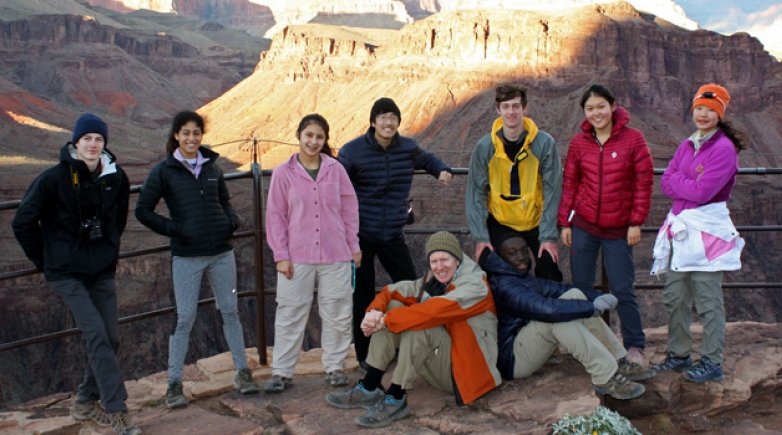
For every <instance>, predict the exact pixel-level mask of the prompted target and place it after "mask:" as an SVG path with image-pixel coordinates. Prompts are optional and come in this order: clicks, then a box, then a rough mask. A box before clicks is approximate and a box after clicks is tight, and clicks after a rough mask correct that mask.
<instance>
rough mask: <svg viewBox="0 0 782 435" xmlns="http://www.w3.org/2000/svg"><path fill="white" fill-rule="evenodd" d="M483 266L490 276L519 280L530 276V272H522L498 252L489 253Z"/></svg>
mask: <svg viewBox="0 0 782 435" xmlns="http://www.w3.org/2000/svg"><path fill="white" fill-rule="evenodd" d="M483 266H484V269H486V272H487V273H489V274H490V275H513V276H517V277H519V278H527V277H529V276H530V274H529V271H526V272H522V271H520V270H518V269H516V268H514V267H513V266H511V265H510V264H508V263H507V262H506V261H505V260H503V259H502V258H500V256H499V254H497V251H491V252H490V253H489V256H488V257H486V261H485V262H484V264H483Z"/></svg>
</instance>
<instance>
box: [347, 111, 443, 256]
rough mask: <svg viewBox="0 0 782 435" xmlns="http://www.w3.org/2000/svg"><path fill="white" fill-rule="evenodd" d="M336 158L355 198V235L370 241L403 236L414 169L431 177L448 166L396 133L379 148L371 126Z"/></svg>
mask: <svg viewBox="0 0 782 435" xmlns="http://www.w3.org/2000/svg"><path fill="white" fill-rule="evenodd" d="M338 159H339V161H340V163H342V165H343V166H344V167H345V169H346V170H347V172H348V176H349V177H350V181H351V182H352V183H353V188H354V189H355V190H356V196H357V197H358V214H359V229H358V235H359V237H360V238H362V239H365V240H368V241H372V242H391V241H395V240H399V239H400V238H401V237H402V236H403V234H402V230H403V227H404V226H405V223H406V222H407V217H408V213H407V209H408V204H407V199H408V196H409V195H410V187H411V186H412V184H413V173H414V171H415V170H416V169H424V170H426V172H428V173H429V174H431V175H432V176H434V177H438V176H439V175H440V172H442V171H448V172H451V168H449V167H448V165H446V164H445V163H443V162H442V161H441V160H440V159H438V158H437V157H436V156H435V155H434V154H432V153H429V152H427V151H424V150H423V149H421V147H419V146H418V143H416V141H415V140H413V139H411V138H408V137H404V136H400V135H399V134H397V135H396V136H395V137H394V138H393V139H392V142H391V145H389V146H388V148H386V149H383V147H382V146H381V145H380V144H379V143H377V140H376V139H375V129H374V127H370V128H369V130H367V132H366V133H365V134H364V135H363V136H359V137H357V138H355V139H353V140H352V141H350V142H348V143H346V144H345V145H344V146H342V148H340V150H339V156H338Z"/></svg>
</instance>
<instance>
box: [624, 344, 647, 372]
mask: <svg viewBox="0 0 782 435" xmlns="http://www.w3.org/2000/svg"><path fill="white" fill-rule="evenodd" d="M643 352H644V351H643V349H641V348H638V347H634V346H630V347H629V348H628V349H627V356H625V358H627V361H629V362H631V363H633V364H637V365H638V366H639V367H641V368H646V366H647V364H646V358H644V353H643Z"/></svg>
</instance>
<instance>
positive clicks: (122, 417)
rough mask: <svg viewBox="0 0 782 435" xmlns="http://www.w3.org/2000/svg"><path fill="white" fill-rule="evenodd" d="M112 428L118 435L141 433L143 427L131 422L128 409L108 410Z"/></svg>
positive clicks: (136, 434) (137, 434)
mask: <svg viewBox="0 0 782 435" xmlns="http://www.w3.org/2000/svg"><path fill="white" fill-rule="evenodd" d="M107 414H108V415H109V419H110V420H111V428H112V429H114V433H116V434H118V435H141V433H142V432H141V429H140V428H139V427H138V426H133V424H132V423H131V422H130V416H129V415H128V411H117V412H108V413H107Z"/></svg>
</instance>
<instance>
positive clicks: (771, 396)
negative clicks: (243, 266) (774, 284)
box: [0, 322, 782, 435]
mask: <svg viewBox="0 0 782 435" xmlns="http://www.w3.org/2000/svg"><path fill="white" fill-rule="evenodd" d="M693 331H694V334H695V337H696V342H697V341H698V340H699V338H700V335H701V331H702V330H701V329H700V327H699V325H696V326H694V327H693ZM646 333H647V342H648V345H647V346H648V347H647V351H646V353H647V356H648V357H649V358H650V359H651V360H652V362H657V361H659V360H661V359H662V358H663V356H664V352H665V337H666V329H665V328H657V329H649V330H647V331H646ZM727 341H728V345H727V352H726V361H725V371H726V377H725V380H724V381H722V382H719V383H717V382H708V383H706V384H692V383H689V382H686V381H684V380H682V379H681V378H680V377H679V375H678V374H675V373H670V374H663V375H660V376H658V377H657V378H655V379H652V380H650V381H647V382H646V387H647V391H646V393H645V394H644V395H643V396H642V397H640V398H638V399H636V400H632V401H627V402H621V401H616V400H610V399H609V400H605V399H604V398H599V397H597V396H596V395H595V394H594V393H593V392H592V389H591V386H590V383H589V378H588V376H587V375H586V373H585V372H584V370H583V369H582V368H581V367H580V366H579V364H578V363H577V362H576V361H575V360H573V359H572V358H570V357H565V358H563V359H564V361H563V362H562V363H560V364H552V365H547V366H546V367H545V368H544V370H543V372H542V373H540V374H536V375H535V376H533V377H532V378H530V379H526V380H520V381H512V382H505V383H503V385H502V386H501V387H500V388H498V389H497V390H495V391H493V392H491V393H489V394H487V395H486V396H485V397H483V398H481V399H480V400H478V401H477V402H475V403H473V404H472V405H470V406H461V407H460V406H456V404H455V402H454V400H453V397H451V395H448V394H445V393H442V392H439V391H437V390H434V389H433V388H431V387H429V386H428V385H427V384H426V383H425V382H423V381H421V383H420V385H419V386H418V388H416V389H414V390H412V391H411V393H410V394H409V398H408V400H409V403H410V406H411V407H412V408H413V413H412V415H411V416H410V417H408V418H406V419H404V420H401V421H398V422H395V423H394V424H393V425H391V426H390V427H388V428H386V429H385V430H381V431H375V433H378V432H379V433H389V434H391V433H525V434H548V433H550V431H551V424H552V423H553V422H554V421H556V420H558V419H559V418H561V417H562V416H564V415H565V414H571V415H574V414H586V413H589V412H591V411H593V410H594V409H595V408H597V406H599V405H601V403H602V404H603V405H605V406H607V407H609V408H612V409H614V410H616V411H618V412H619V413H621V414H622V415H624V416H626V417H628V418H629V419H630V420H631V421H632V422H633V423H634V424H635V425H636V427H638V428H639V429H640V430H641V431H642V432H644V433H667V434H676V433H692V432H703V433H706V432H708V433H754V434H780V433H782V432H779V431H777V430H775V429H777V428H780V427H782V417H778V416H779V415H782V413H780V412H779V411H782V325H780V324H764V323H752V322H739V323H731V324H729V325H728V339H727ZM248 356H249V359H250V361H251V368H252V369H253V374H254V377H255V379H256V380H257V381H259V382H261V383H263V382H264V381H265V380H266V379H268V378H269V376H270V368H269V367H266V366H260V365H259V364H258V357H257V354H256V353H255V352H254V351H253V350H249V349H248ZM355 367H356V362H355V360H354V359H352V358H351V359H350V360H349V363H348V367H347V368H348V372H349V373H350V376H351V378H352V379H353V380H357V379H358V378H359V372H358V371H357V370H355ZM297 370H298V372H297V374H296V376H295V378H294V385H293V386H292V387H290V389H288V390H286V391H285V392H283V393H281V394H276V395H270V394H264V393H261V394H260V395H255V396H242V395H239V394H238V393H236V392H234V391H233V370H232V364H231V359H230V355H229V354H221V355H216V356H214V357H211V358H207V359H203V360H200V361H198V362H197V363H195V364H193V365H191V366H188V367H187V369H186V372H185V382H184V385H185V394H186V395H187V396H188V397H189V398H190V400H191V402H190V405H189V406H188V407H187V408H184V409H179V410H173V411H172V410H168V409H166V408H165V406H164V405H163V399H162V398H163V396H164V395H165V390H166V376H165V372H162V373H158V374H155V375H152V376H149V377H146V378H143V379H139V380H135V381H128V382H127V383H126V386H127V388H128V393H129V395H130V400H129V401H128V404H129V406H130V409H131V414H132V417H133V419H134V421H135V422H136V423H137V424H139V425H140V426H141V427H142V429H143V430H144V433H145V434H171V433H186V434H188V435H197V434H215V433H224V434H261V433H279V434H282V433H294V434H314V433H319V434H320V433H334V434H342V433H345V432H351V433H353V432H360V431H358V427H357V426H356V425H355V423H354V422H353V419H354V418H355V417H356V416H358V415H359V414H360V410H339V409H336V408H331V407H329V406H327V405H326V403H325V401H324V400H323V396H324V395H325V394H326V393H327V392H328V391H329V387H328V386H326V384H325V383H324V382H323V378H322V374H321V373H320V370H321V368H320V349H314V350H311V351H309V352H306V353H304V355H303V357H302V360H301V362H300V363H299V365H298V367H297ZM601 400H603V401H602V402H601ZM72 401H73V398H72V395H71V394H69V393H60V394H54V395H51V396H47V397H42V398H39V399H37V400H35V401H32V402H28V403H26V404H23V405H18V406H15V407H13V409H6V410H3V411H2V412H0V432H2V433H9V434H82V435H85V434H106V433H111V431H110V430H108V429H106V428H101V427H98V426H94V425H91V424H78V423H76V422H74V421H73V420H72V419H71V417H70V416H69V414H68V410H69V407H70V405H71V403H72Z"/></svg>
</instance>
